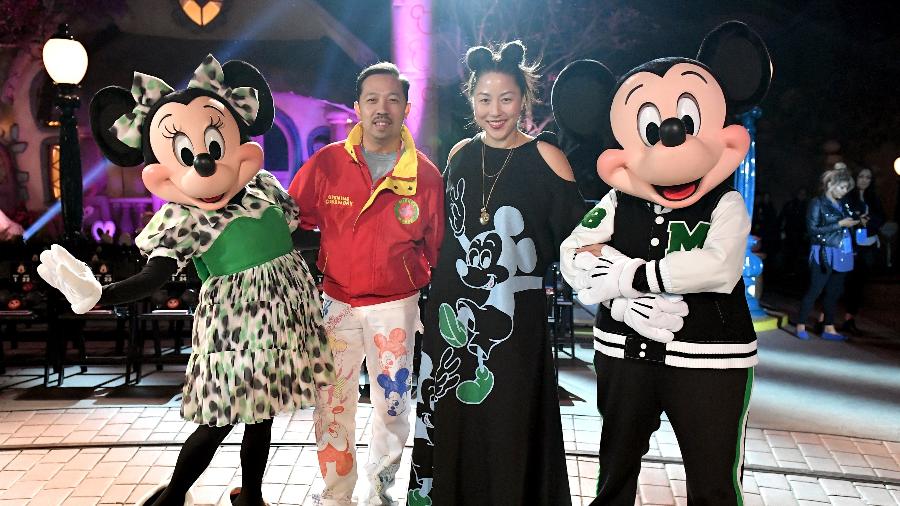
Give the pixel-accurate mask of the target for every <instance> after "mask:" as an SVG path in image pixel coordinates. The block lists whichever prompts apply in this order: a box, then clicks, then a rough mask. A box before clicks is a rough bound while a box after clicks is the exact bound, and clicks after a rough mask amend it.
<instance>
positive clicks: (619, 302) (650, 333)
mask: <svg viewBox="0 0 900 506" xmlns="http://www.w3.org/2000/svg"><path fill="white" fill-rule="evenodd" d="M610 314H611V315H612V317H613V319H614V320H617V321H620V322H625V324H626V325H628V326H629V327H631V328H632V329H634V331H635V332H637V333H638V334H640V335H642V336H644V337H646V338H647V339H652V340H654V341H659V342H661V343H668V342H670V341H672V340H673V339H675V332H678V331H679V330H681V327H682V325H684V317H685V316H687V315H688V306H687V303H686V302H684V301H683V300H681V295H672V294H668V293H663V294H655V293H648V294H642V295H640V296H639V297H636V298H634V299H626V298H625V297H618V298H616V299H614V300H613V301H612V305H611V306H610Z"/></svg>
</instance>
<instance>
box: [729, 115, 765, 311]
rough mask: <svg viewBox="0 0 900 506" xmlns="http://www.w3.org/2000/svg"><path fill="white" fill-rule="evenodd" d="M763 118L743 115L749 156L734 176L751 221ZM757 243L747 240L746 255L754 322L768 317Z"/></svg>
mask: <svg viewBox="0 0 900 506" xmlns="http://www.w3.org/2000/svg"><path fill="white" fill-rule="evenodd" d="M760 116H762V109H760V108H759V107H754V108H753V109H751V110H750V111H747V112H745V113H744V114H742V115H741V123H742V124H743V125H744V128H746V129H747V131H748V132H750V149H749V151H747V156H746V157H745V158H744V161H743V162H741V165H740V167H738V170H737V172H735V175H734V185H735V187H736V188H737V190H738V191H739V192H741V195H742V196H743V197H744V202H745V203H746V205H747V213H748V214H749V215H750V217H751V219H752V217H753V201H754V196H755V195H754V194H755V193H756V120H758V119H759V117H760ZM756 243H757V239H756V238H755V237H753V236H750V237H749V238H748V239H747V250H746V252H745V253H744V272H743V278H744V290H745V291H744V296H745V297H746V298H747V305H748V306H750V314H751V315H752V316H753V318H754V320H757V319H760V318H766V317H767V316H768V315H767V313H766V312H765V310H764V309H763V308H762V307H761V306H760V305H759V300H758V299H757V296H758V295H759V294H758V291H759V275H760V274H762V270H763V262H762V259H760V258H759V257H758V256H757V255H756V254H755V253H753V251H752V249H753V246H755V245H756Z"/></svg>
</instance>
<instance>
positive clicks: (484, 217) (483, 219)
mask: <svg viewBox="0 0 900 506" xmlns="http://www.w3.org/2000/svg"><path fill="white" fill-rule="evenodd" d="M515 150H516V148H515V147H513V148H511V149H510V150H509V154H507V155H506V160H504V161H503V165H501V166H500V170H498V171H497V174H495V176H496V179H494V183H493V184H492V185H491V191H489V192H488V194H487V198H485V195H484V186H485V185H484V179H485V177H486V176H487V173H486V172H485V169H484V137H482V138H481V214H480V215H479V217H478V222H479V223H481V224H482V225H487V224H488V222H489V221H491V215H490V214H489V213H488V210H487V206H488V202H490V201H491V195H493V194H494V188H495V187H496V186H497V181H500V173H502V172H503V169H505V168H506V164H507V163H509V159H510V158H512V154H513V151H515ZM491 177H494V176H491Z"/></svg>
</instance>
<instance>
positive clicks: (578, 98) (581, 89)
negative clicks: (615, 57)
mask: <svg viewBox="0 0 900 506" xmlns="http://www.w3.org/2000/svg"><path fill="white" fill-rule="evenodd" d="M615 85H616V80H615V77H613V75H612V72H610V71H609V69H608V68H606V66H605V65H603V64H602V63H600V62H598V61H594V60H578V61H576V62H572V63H570V64H569V65H567V66H566V68H564V69H563V70H562V72H560V73H559V76H558V77H557V78H556V82H554V83H553V89H552V90H551V91H550V105H551V107H552V109H553V116H554V118H555V119H556V124H557V125H558V126H559V128H560V131H561V132H562V133H563V134H564V135H569V136H572V137H575V138H576V139H578V140H579V141H582V142H589V143H599V142H601V140H602V138H603V132H604V130H605V128H604V125H607V124H608V123H609V101H610V96H611V95H612V92H613V91H614V88H615Z"/></svg>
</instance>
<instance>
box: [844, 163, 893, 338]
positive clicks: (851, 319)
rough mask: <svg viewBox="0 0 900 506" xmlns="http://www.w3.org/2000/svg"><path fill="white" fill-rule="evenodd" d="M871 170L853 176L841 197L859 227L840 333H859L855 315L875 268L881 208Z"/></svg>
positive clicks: (881, 215) (855, 230)
mask: <svg viewBox="0 0 900 506" xmlns="http://www.w3.org/2000/svg"><path fill="white" fill-rule="evenodd" d="M874 179H875V178H874V175H873V173H872V169H869V168H863V169H860V171H859V173H858V174H857V175H856V188H855V189H854V190H853V191H851V192H850V193H848V194H847V196H846V197H844V201H845V204H846V205H847V207H848V208H849V210H850V213H851V214H852V215H853V216H858V217H859V219H860V224H859V226H858V227H856V228H855V229H854V231H853V244H854V250H855V253H856V258H855V262H854V267H853V270H852V271H850V273H849V274H848V275H847V286H846V291H845V292H844V310H845V311H846V313H845V314H844V324H843V325H842V326H841V330H843V331H845V332H853V333H857V334H858V333H859V329H858V328H857V327H856V315H857V314H859V309H860V306H862V303H863V297H864V293H863V288H864V287H865V284H866V281H867V279H868V277H869V275H870V274H871V272H872V270H873V269H874V268H875V264H876V263H877V259H878V250H879V248H880V247H881V243H880V241H879V240H878V230H879V229H880V228H881V226H882V225H883V224H884V207H883V206H882V205H881V199H880V198H879V197H878V193H877V192H876V191H875V181H874Z"/></svg>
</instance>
